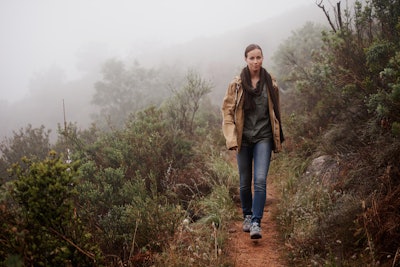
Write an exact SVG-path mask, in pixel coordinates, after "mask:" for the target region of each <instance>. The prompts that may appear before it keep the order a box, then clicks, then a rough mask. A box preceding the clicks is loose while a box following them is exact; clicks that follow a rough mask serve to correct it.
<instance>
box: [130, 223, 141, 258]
mask: <svg viewBox="0 0 400 267" xmlns="http://www.w3.org/2000/svg"><path fill="white" fill-rule="evenodd" d="M138 226H139V219H137V220H136V225H135V232H134V233H133V239H132V246H131V251H130V253H129V259H131V258H132V255H133V251H134V250H135V240H136V233H137V229H138ZM128 264H129V266H132V264H131V261H130V260H129V263H128Z"/></svg>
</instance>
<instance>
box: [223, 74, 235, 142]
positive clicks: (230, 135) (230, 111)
mask: <svg viewBox="0 0 400 267" xmlns="http://www.w3.org/2000/svg"><path fill="white" fill-rule="evenodd" d="M236 90H237V89H236V83H235V82H231V83H230V84H229V87H228V89H227V90H226V93H225V97H224V100H223V102H222V132H223V134H224V137H225V141H226V147H227V148H228V149H233V148H235V147H237V146H238V143H237V130H236V125H235V110H236V101H237V99H236V98H237V93H236Z"/></svg>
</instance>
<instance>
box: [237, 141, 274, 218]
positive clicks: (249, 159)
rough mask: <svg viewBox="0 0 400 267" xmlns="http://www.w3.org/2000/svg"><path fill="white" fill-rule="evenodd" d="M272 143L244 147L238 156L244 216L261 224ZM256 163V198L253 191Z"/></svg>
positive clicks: (262, 142) (266, 142)
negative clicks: (248, 216) (252, 184)
mask: <svg viewBox="0 0 400 267" xmlns="http://www.w3.org/2000/svg"><path fill="white" fill-rule="evenodd" d="M271 152H272V141H260V142H258V143H256V144H253V145H251V146H242V147H241V149H240V151H239V153H238V154H237V162H238V168H239V177H240V200H241V202H242V212H243V216H246V215H252V217H251V221H252V222H258V223H261V219H262V217H263V213H264V205H265V201H266V198H267V175H268V169H269V164H270V162H271ZM253 161H254V198H253V194H252V190H251V183H252V180H253Z"/></svg>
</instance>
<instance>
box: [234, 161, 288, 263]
mask: <svg viewBox="0 0 400 267" xmlns="http://www.w3.org/2000/svg"><path fill="white" fill-rule="evenodd" d="M232 164H233V165H235V166H236V161H235V158H234V156H232ZM274 179H275V177H274V176H273V174H271V173H270V175H269V176H268V185H267V202H266V205H265V207H264V218H263V220H262V222H261V228H262V236H263V237H262V239H259V240H258V241H253V240H251V239H250V236H249V233H245V232H243V231H242V223H243V221H242V220H236V221H234V222H232V225H231V226H230V227H229V240H228V250H227V251H229V254H230V257H231V258H232V259H233V262H234V264H235V265H234V266H236V267H242V266H254V267H258V266H267V267H283V266H287V263H286V262H285V260H284V250H285V245H284V242H283V240H282V239H281V238H280V237H279V232H278V229H277V224H276V222H275V220H274V218H273V215H274V214H275V211H276V208H277V204H278V202H279V198H278V192H277V191H276V190H275V188H274V184H273V180H274ZM237 209H238V212H239V214H241V208H240V202H238V205H237Z"/></svg>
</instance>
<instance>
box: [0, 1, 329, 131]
mask: <svg viewBox="0 0 400 267" xmlns="http://www.w3.org/2000/svg"><path fill="white" fill-rule="evenodd" d="M0 10H1V11H0V21H1V23H0V25H1V26H0V33H1V34H2V36H3V39H4V41H2V45H1V49H0V56H1V58H2V61H1V63H0V75H1V76H0V124H1V125H2V127H1V131H0V136H8V135H10V134H11V133H12V131H15V130H18V129H19V128H21V127H25V126H26V125H27V124H32V125H33V127H39V126H40V125H44V126H45V127H46V128H49V129H52V132H53V135H54V134H55V129H57V125H58V124H63V120H64V115H65V116H66V119H67V121H69V122H73V123H76V124H77V125H78V127H82V128H85V127H87V126H88V125H89V124H90V123H91V122H92V118H91V115H92V114H93V113H95V112H96V111H97V110H96V107H94V106H93V105H92V104H91V100H92V97H93V95H94V93H95V88H94V84H95V83H96V82H97V81H99V80H100V79H101V77H102V76H101V69H102V66H103V64H104V62H105V61H106V60H108V59H112V58H114V59H117V60H121V61H123V62H126V63H127V64H128V65H129V64H138V65H139V66H142V67H144V68H153V69H159V68H170V69H172V70H175V71H176V72H184V71H185V70H186V69H188V68H192V69H196V70H197V71H198V72H199V73H200V74H201V75H202V76H203V77H205V78H206V79H208V80H210V81H211V82H212V83H213V85H214V88H213V91H212V93H211V94H210V96H211V98H212V100H213V101H214V102H215V103H219V102H220V101H221V100H222V96H223V94H224V92H225V89H226V86H227V85H228V83H229V81H230V80H231V79H232V78H233V77H234V76H235V75H237V74H238V73H239V71H240V69H241V68H242V67H243V66H244V60H243V57H244V56H243V51H244V48H245V46H246V45H247V44H249V43H258V44H260V45H261V46H262V48H263V50H264V55H265V58H266V59H265V61H264V65H265V66H266V68H267V69H268V68H272V66H273V62H272V61H271V57H272V55H273V53H274V52H275V50H276V49H277V47H278V45H279V44H280V43H281V42H282V41H284V39H285V38H287V37H288V36H289V35H290V33H291V31H293V30H295V29H297V28H300V27H301V26H302V25H303V24H304V23H305V22H307V21H315V22H317V23H318V22H319V23H325V18H324V17H323V13H322V11H321V10H320V9H319V8H318V7H317V6H316V5H315V2H314V0H311V1H310V0H302V1H300V0H292V1H290V0H285V1H274V2H271V1H261V0H254V1H225V0H224V1H213V2H212V1H211V0H207V1H196V2H195V1H179V0H174V1H146V2H143V1H105V0H103V1H91V2H89V1H87V2H86V1H85V2H80V1H49V0H47V1H46V0H40V1H34V2H33V1H18V2H9V3H5V2H2V3H1V4H0ZM171 78H172V77H171ZM154 93H155V94H157V91H154ZM63 102H64V103H65V114H64V110H63Z"/></svg>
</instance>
